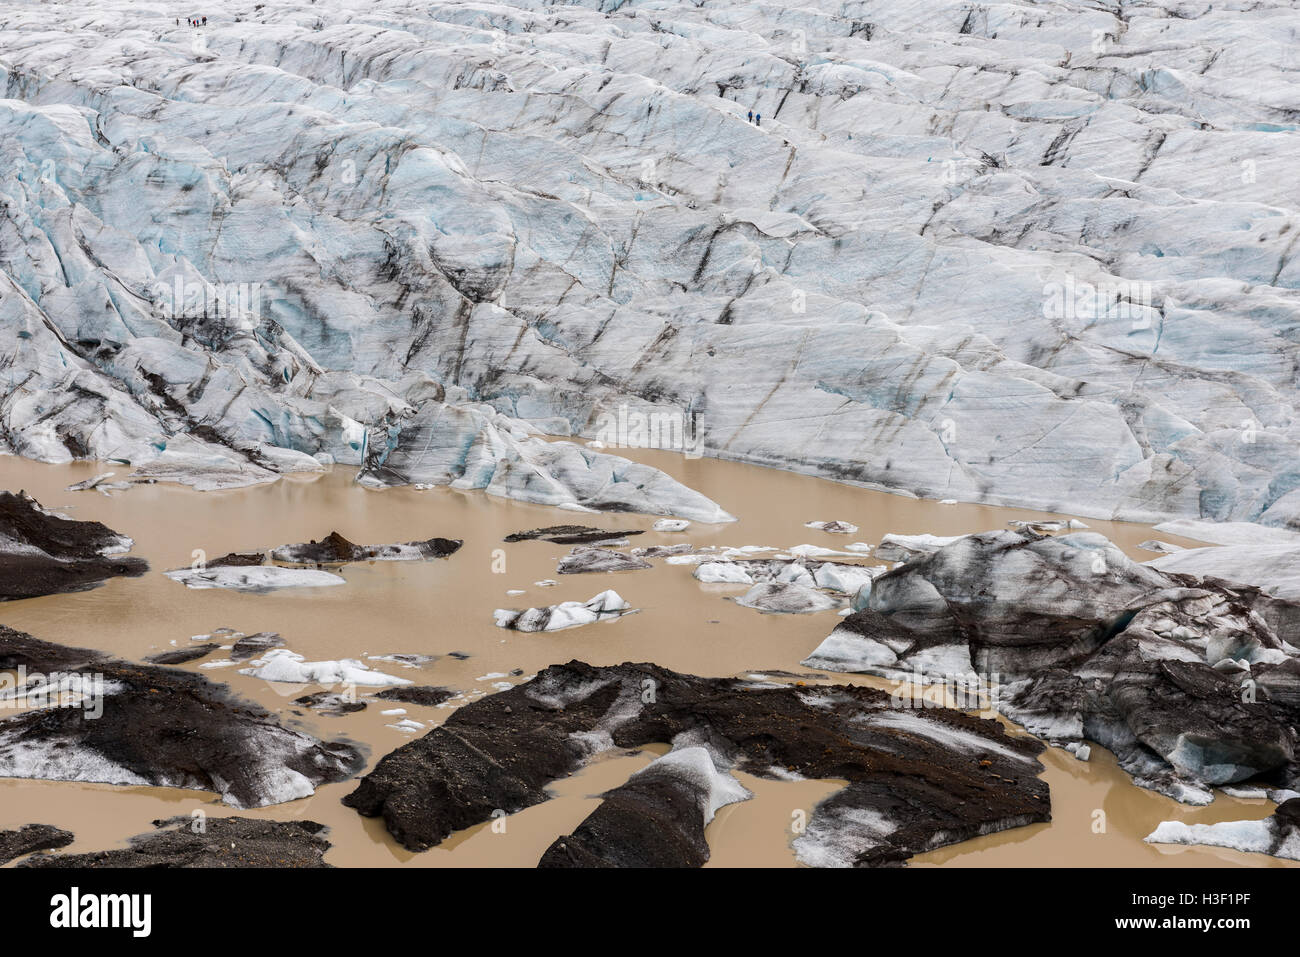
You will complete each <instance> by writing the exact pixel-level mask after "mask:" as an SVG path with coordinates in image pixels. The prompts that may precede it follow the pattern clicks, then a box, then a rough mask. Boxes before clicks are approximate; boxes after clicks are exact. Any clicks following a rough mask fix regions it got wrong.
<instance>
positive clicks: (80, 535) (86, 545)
mask: <svg viewBox="0 0 1300 957" xmlns="http://www.w3.org/2000/svg"><path fill="white" fill-rule="evenodd" d="M131 545H132V542H131V540H130V539H129V538H127V537H126V536H124V535H119V534H118V533H117V532H115V531H113V530H112V529H111V528H108V527H107V526H106V525H103V524H101V523H99V522H78V521H75V520H73V519H70V518H63V517H61V516H59V515H55V514H54V513H52V512H47V511H46V510H45V509H43V508H41V506H40V505H39V504H38V503H37V501H36V500H35V499H34V498H32V497H31V496H30V495H28V494H26V493H25V492H19V493H18V494H16V495H15V494H14V493H12V492H0V601H10V600H13V599H18V598H36V597H38V596H40V595H53V594H56V593H58V592H70V591H81V590H83V589H86V588H91V587H94V586H95V585H98V584H99V583H100V582H102V581H104V580H105V579H108V578H114V577H117V576H119V575H124V576H127V577H132V578H134V577H138V576H140V575H143V574H144V573H145V572H146V571H148V569H149V566H148V564H147V563H146V562H145V561H144V560H143V559H140V558H128V557H125V556H123V555H121V554H119V553H121V552H125V551H126V550H128V549H129V548H130V547H131Z"/></svg>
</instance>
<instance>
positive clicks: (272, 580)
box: [163, 565, 347, 593]
mask: <svg viewBox="0 0 1300 957" xmlns="http://www.w3.org/2000/svg"><path fill="white" fill-rule="evenodd" d="M163 574H164V575H166V576H167V577H168V578H170V579H171V580H172V581H178V582H180V583H181V584H183V585H184V586H185V587H186V588H228V589H230V590H232V591H242V592H255V593H256V592H268V591H274V590H276V589H279V588H320V587H326V586H330V585H345V584H347V581H346V580H345V579H344V578H342V577H340V576H338V575H335V574H333V573H331V572H327V571H322V570H320V569H318V568H281V567H280V566H278V565H242V566H241V565H209V566H208V567H206V568H173V569H171V570H170V571H166V572H163Z"/></svg>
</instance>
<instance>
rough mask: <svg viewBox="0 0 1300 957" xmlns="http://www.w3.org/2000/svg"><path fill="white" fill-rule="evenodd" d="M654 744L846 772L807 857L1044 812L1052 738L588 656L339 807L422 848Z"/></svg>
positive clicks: (860, 857)
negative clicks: (596, 759) (591, 661)
mask: <svg viewBox="0 0 1300 957" xmlns="http://www.w3.org/2000/svg"><path fill="white" fill-rule="evenodd" d="M679 736H681V737H679ZM656 742H672V743H674V744H675V745H677V746H683V745H684V744H692V743H701V744H705V745H707V747H708V749H709V751H710V753H711V754H713V755H716V756H718V758H719V760H721V761H723V762H724V763H726V764H729V765H730V766H731V767H734V768H736V769H738V770H742V771H746V772H749V773H752V774H756V775H763V776H771V777H790V776H792V775H799V776H802V777H805V778H833V779H845V780H847V781H848V782H849V783H848V785H847V786H846V787H845V788H843V789H841V790H840V791H838V792H836V793H835V794H834V795H832V796H831V797H829V798H827V799H826V800H824V801H822V802H821V803H820V804H819V805H818V806H817V807H816V808H815V809H814V810H813V813H812V816H811V820H810V822H809V827H808V831H807V833H806V834H804V835H803V836H802V837H800V838H799V839H798V840H797V841H796V842H795V846H796V849H797V850H798V851H799V853H800V856H801V857H802V858H803V859H804V860H806V861H809V862H810V863H817V864H857V865H875V864H890V863H898V862H901V861H903V860H905V859H906V858H908V857H910V856H911V855H913V854H916V853H918V852H919V851H921V850H928V849H930V848H933V847H937V846H941V845H943V844H948V843H953V842H956V841H961V840H966V839H968V838H970V837H973V836H975V835H977V834H984V833H990V832H993V831H997V830H1001V829H1005V828H1009V827H1017V826H1019V825H1022V824H1028V823H1032V822H1035V821H1044V820H1047V819H1048V817H1049V803H1048V794H1047V785H1046V784H1045V783H1044V782H1043V781H1041V780H1039V779H1038V777H1037V774H1038V773H1039V771H1041V770H1042V766H1041V765H1040V764H1039V763H1038V761H1037V760H1036V757H1035V756H1036V755H1037V754H1038V753H1039V752H1040V751H1041V750H1042V745H1040V744H1039V743H1038V742H1036V741H1034V740H1032V739H1029V738H1013V737H1011V736H1009V735H1007V734H1006V733H1005V732H1004V731H1003V730H1002V728H1001V726H1000V725H998V724H997V722H995V721H993V720H991V719H989V720H985V719H980V718H977V717H974V716H971V715H967V714H963V713H961V712H957V711H949V710H943V709H934V710H925V711H920V710H917V711H911V710H900V709H899V708H897V707H895V706H894V703H893V702H892V701H891V699H890V696H889V695H888V694H886V693H884V692H882V691H877V690H875V689H871V688H860V687H845V686H829V687H816V688H812V687H804V688H799V687H770V686H762V685H759V684H757V683H755V682H746V681H741V680H736V679H729V678H700V677H696V676H693V675H684V674H679V673H676V672H673V671H669V670H667V669H665V668H661V667H659V666H657V665H653V664H631V663H625V664H622V665H616V666H611V667H604V668H600V667H593V666H591V665H588V664H585V663H583V662H579V661H572V662H569V663H568V664H566V665H552V666H551V667H549V668H547V669H546V670H544V671H543V672H541V673H540V674H539V675H538V676H537V677H536V678H534V679H533V680H532V681H529V682H527V683H526V684H522V685H518V686H516V687H515V688H513V689H511V690H509V691H503V692H500V693H499V694H495V695H491V696H489V697H486V698H483V699H480V700H479V701H475V702H473V703H471V704H468V705H466V706H464V707H462V708H460V709H459V710H457V711H456V712H455V713H453V714H452V715H451V716H450V717H449V718H448V719H447V721H446V722H444V723H443V724H442V725H441V726H440V727H438V728H436V729H434V730H433V731H431V732H429V733H428V734H427V735H425V736H424V737H422V738H420V739H418V740H416V741H412V742H410V743H409V744H406V745H404V746H402V747H400V748H398V749H397V750H396V751H394V752H392V753H391V754H389V755H387V756H386V757H384V758H383V759H382V760H381V761H380V762H379V763H378V764H377V765H376V767H375V768H374V770H373V771H371V773H370V774H368V775H366V776H365V777H364V778H362V779H361V782H360V784H359V786H358V787H357V789H356V790H355V791H354V792H352V793H351V794H350V795H348V796H347V797H346V798H344V803H345V804H347V805H348V806H350V807H353V808H355V809H357V811H359V812H360V813H361V814H363V815H366V816H370V817H373V816H382V817H383V819H384V823H385V824H386V826H387V827H388V830H389V832H390V833H391V834H392V835H393V836H394V837H395V838H396V839H397V840H398V841H399V842H400V843H401V844H403V845H404V846H405V847H408V848H411V849H413V850H423V849H425V848H428V847H431V846H433V845H434V844H437V843H439V842H440V841H442V840H443V839H444V838H446V837H447V836H448V835H449V834H451V833H452V832H453V831H457V830H460V829H462V828H465V827H469V826H471V825H473V824H478V823H480V822H483V821H486V820H489V819H490V818H491V817H492V814H493V812H494V811H496V810H498V809H501V810H504V811H506V812H507V813H513V812H515V811H518V810H521V809H523V808H526V807H530V806H532V805H535V804H539V803H541V802H543V801H545V800H547V799H548V797H549V795H548V793H547V791H546V787H547V785H548V784H550V782H552V781H555V780H556V779H558V778H563V777H566V776H568V775H570V774H572V773H573V772H574V771H576V770H577V769H578V768H579V767H581V766H582V765H583V764H584V763H585V761H586V760H587V759H588V758H589V757H590V756H591V755H592V754H594V753H597V752H600V751H603V750H608V749H610V748H637V747H641V746H644V745H647V744H652V743H656ZM682 807H683V809H684V811H685V810H687V809H689V810H690V813H692V814H695V813H698V812H697V810H696V808H695V805H689V807H688V805H687V804H686V803H683V804H682ZM651 856H652V855H651Z"/></svg>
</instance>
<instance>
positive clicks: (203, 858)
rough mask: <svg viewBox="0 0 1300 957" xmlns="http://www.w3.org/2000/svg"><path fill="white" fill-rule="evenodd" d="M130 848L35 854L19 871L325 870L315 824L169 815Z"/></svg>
mask: <svg viewBox="0 0 1300 957" xmlns="http://www.w3.org/2000/svg"><path fill="white" fill-rule="evenodd" d="M153 824H154V827H156V828H158V829H159V830H157V831H152V832H150V833H148V834H138V835H136V836H135V837H133V838H131V840H130V842H129V843H130V847H124V848H114V849H113V850H109V851H92V852H90V853H86V854H38V855H36V856H35V857H29V858H28V859H27V860H25V861H23V862H22V863H21V864H19V865H18V866H20V867H70V868H82V867H112V868H118V867H329V866H330V865H329V864H326V863H325V860H324V856H325V852H326V851H328V850H329V849H330V842H329V841H327V840H326V839H325V837H324V834H325V833H326V831H327V830H328V828H326V827H325V825H324V824H317V823H316V822H315V821H260V820H256V819H254V818H243V817H215V818H199V819H195V818H190V817H174V818H170V819H168V820H165V821H154V822H153Z"/></svg>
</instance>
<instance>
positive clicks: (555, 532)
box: [504, 525, 643, 545]
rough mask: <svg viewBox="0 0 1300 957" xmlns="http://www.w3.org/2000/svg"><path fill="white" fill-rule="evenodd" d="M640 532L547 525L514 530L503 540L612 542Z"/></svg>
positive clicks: (579, 543)
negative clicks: (526, 529) (527, 529)
mask: <svg viewBox="0 0 1300 957" xmlns="http://www.w3.org/2000/svg"><path fill="white" fill-rule="evenodd" d="M642 533H643V530H642V529H639V528H620V529H605V528H592V527H591V526H590V525H548V526H546V527H545V528H534V529H530V530H529V531H526V532H515V533H514V534H513V535H507V536H506V537H505V539H504V541H507V542H527V541H532V540H535V539H540V540H541V541H544V542H551V543H552V544H555V545H591V544H594V543H597V542H606V543H608V542H613V541H616V540H618V539H625V538H627V537H628V536H629V535H640V534H642Z"/></svg>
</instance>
